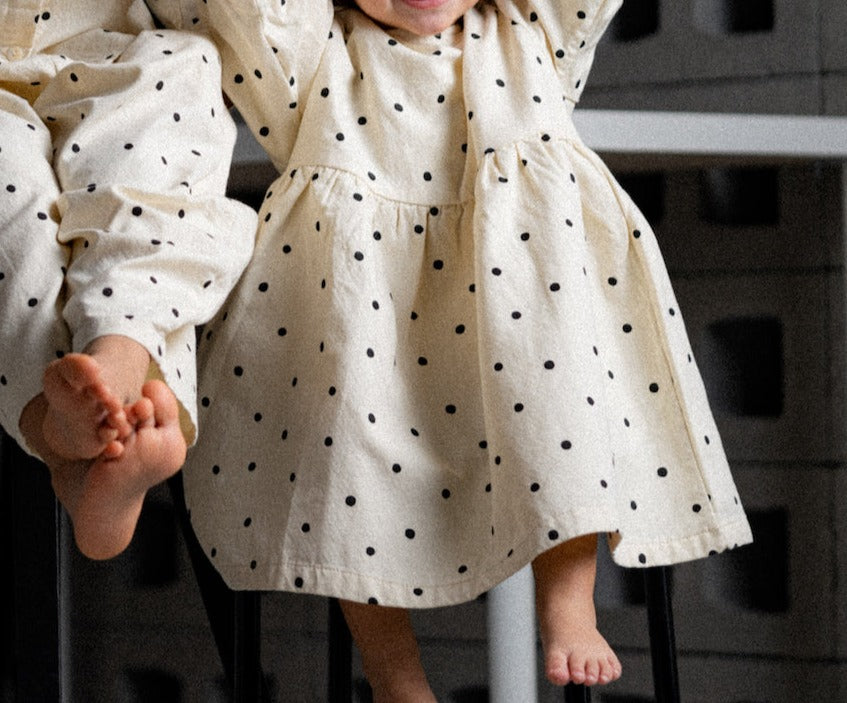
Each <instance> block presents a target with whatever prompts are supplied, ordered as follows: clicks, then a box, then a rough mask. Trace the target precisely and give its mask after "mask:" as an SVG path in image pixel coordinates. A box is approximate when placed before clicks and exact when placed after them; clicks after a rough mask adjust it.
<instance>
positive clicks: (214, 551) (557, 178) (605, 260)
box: [185, 0, 750, 607]
mask: <svg viewBox="0 0 847 703" xmlns="http://www.w3.org/2000/svg"><path fill="white" fill-rule="evenodd" d="M617 4H618V3H615V2H598V1H595V2H592V1H591V0H579V2H575V1H569V2H560V1H553V0H551V1H550V2H540V1H539V2H536V3H535V4H534V8H531V7H529V6H526V11H525V12H521V11H519V9H518V7H517V6H513V5H511V4H510V3H506V2H503V3H498V4H496V5H495V4H492V3H481V4H479V5H478V6H477V7H476V8H475V9H474V10H472V11H471V12H470V13H468V15H467V16H465V17H464V19H463V22H462V23H461V25H460V26H456V27H453V28H451V29H449V30H447V31H445V32H444V33H442V34H440V35H437V36H433V37H427V38H423V39H421V38H415V37H412V36H410V35H407V34H405V33H403V32H397V31H385V30H384V29H382V28H380V27H378V26H376V25H375V24H374V23H372V22H370V21H369V20H368V19H367V18H365V17H364V16H363V15H361V14H360V13H359V12H358V11H355V10H344V11H337V13H336V14H333V13H332V11H331V8H330V7H329V6H326V7H324V8H323V12H324V15H323V16H322V15H321V13H320V11H318V8H316V5H318V6H319V5H320V3H313V2H310V3H305V2H295V1H293V0H289V2H287V3H285V4H284V5H280V4H279V3H275V2H274V3H271V2H267V3H263V2H256V3H252V4H251V9H250V10H245V9H243V5H241V4H236V3H225V2H213V1H211V0H210V3H209V8H210V20H211V23H212V27H213V29H214V32H215V33H216V37H217V39H218V40H219V42H220V44H221V46H222V56H223V60H224V77H225V83H226V84H227V90H228V92H229V93H230V94H231V97H232V98H233V99H234V100H235V101H236V103H237V105H238V107H239V109H240V110H241V111H242V113H243V114H244V115H245V116H246V118H247V120H248V121H249V122H250V124H251V126H252V127H253V129H254V131H255V133H256V135H257V138H258V139H259V140H260V141H261V142H262V143H263V144H264V145H265V146H266V148H267V149H268V151H269V153H270V155H271V157H272V158H273V159H274V161H275V162H276V163H277V164H278V165H279V167H280V170H281V173H282V175H281V176H280V177H279V179H278V180H277V181H276V182H275V183H274V184H273V185H272V186H271V188H270V189H269V191H268V193H267V197H266V200H265V202H264V205H263V207H262V209H261V212H260V214H259V219H260V227H259V234H258V238H257V248H256V253H255V256H254V259H253V262H252V264H251V266H250V267H249V268H248V270H247V273H246V274H245V276H244V277H243V278H242V281H241V283H240V286H239V289H238V290H237V292H236V294H235V295H234V296H233V297H232V298H231V299H230V301H229V302H228V303H227V304H226V305H225V306H224V309H223V311H222V312H221V314H220V315H219V317H218V318H217V319H216V321H215V322H214V324H212V325H210V326H209V327H208V328H207V330H206V333H205V336H204V339H203V341H202V343H201V347H200V354H201V359H202V366H201V369H202V370H201V386H200V397H201V406H202V407H201V411H200V412H201V415H200V419H201V426H202V428H203V434H202V437H201V441H200V442H199V443H198V446H197V447H196V448H195V450H194V451H193V452H192V455H191V457H190V461H189V465H188V467H187V469H186V472H185V477H186V491H187V495H188V501H189V507H190V510H191V517H192V522H193V525H194V527H195V529H196V531H197V533H198V535H199V537H200V539H201V541H202V543H203V545H204V547H205V549H206V551H207V553H208V555H209V557H210V558H211V559H212V561H213V563H214V564H215V566H216V567H217V568H218V569H219V571H220V572H221V573H222V574H223V575H224V577H225V579H226V580H227V582H228V583H229V584H230V585H231V586H232V587H234V588H238V589H282V590H291V591H296V592H306V593H317V594H328V595H334V596H341V597H344V598H349V599H353V600H358V601H362V602H371V603H381V604H384V605H394V606H421V607H423V606H427V607H428V606H437V605H445V604H450V603H456V602H460V601H464V600H468V599H471V598H473V597H475V596H476V595H478V594H479V593H481V592H483V591H485V590H487V589H488V588H490V587H491V586H493V585H494V584H496V583H497V582H499V581H500V580H502V579H503V578H505V577H507V576H508V575H510V574H511V573H513V572H514V571H516V570H517V569H519V568H520V567H522V566H523V565H525V564H527V563H528V562H530V561H531V560H532V559H533V558H534V557H535V556H536V555H538V554H539V553H541V552H543V551H545V550H547V549H549V548H551V547H554V546H556V545H558V544H561V543H562V542H563V541H565V540H567V539H570V538H572V537H576V536H578V535H582V534H586V533H608V535H609V542H610V546H611V547H612V549H613V556H614V558H615V559H616V561H617V562H618V563H620V564H623V565H626V566H650V565H658V564H666V563H670V562H679V561H683V560H687V559H694V558H698V557H702V556H706V555H708V554H709V553H711V552H717V551H721V550H724V549H726V548H730V547H733V546H735V545H737V544H741V543H744V542H747V541H748V540H749V539H750V533H749V527H748V525H747V521H746V519H745V516H744V513H743V510H742V508H741V506H740V504H739V499H738V495H737V492H736V489H735V487H734V485H733V481H732V478H731V476H730V474H729V470H728V467H727V463H726V459H725V457H724V453H723V450H722V448H721V443H720V439H719V437H718V434H717V431H716V429H715V425H714V423H713V420H712V417H711V414H710V411H709V408H708V405H707V402H706V397H705V394H704V391H703V387H702V383H701V381H700V377H699V374H698V371H697V369H696V366H695V363H694V361H693V359H692V357H691V352H690V347H689V344H688V341H687V338H686V333H685V329H684V326H683V322H682V318H681V315H680V313H679V310H678V308H677V303H676V301H675V300H674V296H673V292H672V290H671V288H670V286H669V283H668V278H667V274H666V272H665V269H664V266H663V263H662V259H661V257H660V255H659V252H658V250H657V248H656V242H655V239H654V237H653V234H652V233H651V231H650V228H649V226H648V225H647V223H646V222H645V221H644V219H643V218H642V216H641V215H640V213H639V212H638V211H637V210H636V208H635V207H634V206H633V205H632V203H631V201H630V200H629V198H628V197H627V196H626V195H625V194H624V193H623V192H622V191H621V189H620V188H619V186H618V185H617V183H616V182H615V181H614V180H613V179H612V177H611V176H610V175H609V173H608V171H607V170H606V168H605V167H604V166H603V164H602V163H601V162H600V161H599V160H598V159H597V157H596V156H595V155H594V154H593V153H591V152H590V151H589V150H588V149H587V148H586V147H585V146H584V145H583V144H582V142H581V141H580V139H579V136H578V135H577V134H576V133H575V131H574V128H573V124H572V121H571V110H572V107H573V104H574V102H575V100H576V99H577V98H578V96H579V92H580V90H581V88H582V82H583V78H584V74H585V72H586V71H587V70H588V67H589V65H590V63H591V58H592V55H593V51H594V46H595V44H596V42H597V40H598V38H599V35H600V34H601V33H602V30H603V28H604V27H605V26H606V24H607V23H608V21H609V19H610V17H611V15H612V14H613V12H614V10H615V9H616V6H617ZM521 7H523V4H522V5H521ZM256 9H259V10H260V12H258V13H257V12H256ZM298 48H299V49H300V50H299V51H298V50H297V49H298Z"/></svg>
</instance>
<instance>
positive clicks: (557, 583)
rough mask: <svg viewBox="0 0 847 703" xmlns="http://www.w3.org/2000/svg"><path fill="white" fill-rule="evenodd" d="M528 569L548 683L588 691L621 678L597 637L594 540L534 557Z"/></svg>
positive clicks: (617, 664)
mask: <svg viewBox="0 0 847 703" xmlns="http://www.w3.org/2000/svg"><path fill="white" fill-rule="evenodd" d="M532 567H533V572H534V573H535V589H536V607H537V609H538V620H539V624H540V628H541V643H542V645H543V646H544V667H545V672H546V674H547V678H548V679H549V680H550V682H551V683H553V684H555V685H557V686H564V685H565V684H567V683H571V682H572V683H577V684H585V685H588V686H591V685H593V684H595V683H601V684H605V683H609V682H610V681H614V680H616V679H618V678H620V675H621V664H620V661H618V658H617V656H616V655H615V653H614V651H612V648H611V647H610V646H609V645H608V643H607V642H606V640H605V639H604V638H603V636H602V635H601V634H600V633H599V632H598V631H597V616H596V613H595V610H594V579H595V574H596V569H597V536H596V535H587V536H585V537H578V538H576V539H573V540H569V541H568V542H565V543H564V544H561V545H559V546H558V547H555V548H553V549H551V550H549V551H547V552H544V553H543V554H541V555H540V556H538V557H537V558H536V559H535V561H533V562H532Z"/></svg>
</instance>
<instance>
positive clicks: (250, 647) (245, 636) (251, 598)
mask: <svg viewBox="0 0 847 703" xmlns="http://www.w3.org/2000/svg"><path fill="white" fill-rule="evenodd" d="M233 598H234V599H235V607H234V619H235V623H234V633H235V643H234V647H233V667H232V670H233V689H234V690H233V699H234V701H235V703H258V702H259V701H261V700H262V699H261V690H262V665H261V645H260V643H261V640H262V626H261V594H260V593H257V592H256V591H237V592H236V593H234V594H233Z"/></svg>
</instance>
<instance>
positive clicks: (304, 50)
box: [206, 0, 334, 171]
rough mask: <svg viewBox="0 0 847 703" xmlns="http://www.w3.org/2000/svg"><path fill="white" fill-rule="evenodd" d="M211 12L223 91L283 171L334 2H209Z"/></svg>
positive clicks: (329, 27) (329, 26)
mask: <svg viewBox="0 0 847 703" xmlns="http://www.w3.org/2000/svg"><path fill="white" fill-rule="evenodd" d="M206 7H207V8H208V12H207V18H206V22H207V28H208V30H209V31H210V34H211V36H212V38H213V39H214V41H215V43H216V45H217V46H218V48H219V50H220V52H221V60H222V62H223V86H224V91H225V92H226V94H227V96H228V97H229V98H230V99H231V100H232V102H233V103H234V104H235V106H236V107H237V108H238V109H239V110H240V112H241V114H242V115H243V116H244V118H245V120H246V122H247V124H248V125H249V126H250V129H251V130H252V132H253V134H254V135H255V137H256V139H257V140H258V142H259V144H261V145H262V146H263V147H264V148H265V150H266V151H267V152H268V155H269V156H270V158H271V159H272V160H273V162H274V165H275V166H276V167H277V168H278V169H279V170H280V171H282V170H284V169H285V167H286V166H287V159H288V156H289V155H290V153H291V150H292V148H293V146H294V142H295V138H296V136H297V131H298V129H299V126H300V119H301V117H302V115H303V107H304V103H305V99H306V97H307V96H308V94H309V92H310V91H311V90H312V89H313V86H312V77H313V76H314V74H315V72H316V70H317V67H318V64H319V62H320V60H321V57H322V55H323V51H324V47H325V45H326V42H327V40H328V38H329V35H330V32H331V30H332V24H333V16H334V12H333V4H332V0H287V2H279V0H245V1H243V2H232V1H231V0H208V4H207V5H206ZM271 86H272V87H271Z"/></svg>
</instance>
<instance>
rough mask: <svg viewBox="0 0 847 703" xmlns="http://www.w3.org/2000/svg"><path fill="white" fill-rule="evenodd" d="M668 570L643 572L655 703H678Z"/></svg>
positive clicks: (653, 569)
mask: <svg viewBox="0 0 847 703" xmlns="http://www.w3.org/2000/svg"><path fill="white" fill-rule="evenodd" d="M670 575H671V569H670V567H666V566H656V567H651V568H648V569H645V571H644V590H645V594H646V597H647V622H648V626H649V630H650V657H651V661H652V663H653V686H654V689H655V691H656V703H679V700H680V699H679V675H678V673H677V666H676V641H675V637H674V627H673V608H672V605H671V587H670Z"/></svg>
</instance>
